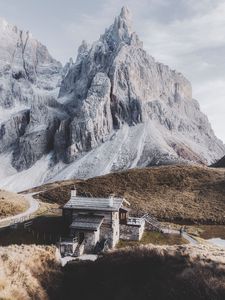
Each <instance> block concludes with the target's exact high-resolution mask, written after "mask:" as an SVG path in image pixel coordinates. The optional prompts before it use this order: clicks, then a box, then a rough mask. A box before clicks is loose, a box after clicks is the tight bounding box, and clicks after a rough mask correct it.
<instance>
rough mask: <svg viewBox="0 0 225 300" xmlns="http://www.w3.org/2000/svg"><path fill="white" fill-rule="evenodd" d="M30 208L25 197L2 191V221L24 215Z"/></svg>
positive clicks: (0, 204) (0, 207)
mask: <svg viewBox="0 0 225 300" xmlns="http://www.w3.org/2000/svg"><path fill="white" fill-rule="evenodd" d="M27 208H28V204H27V201H26V200H25V199H24V197H23V196H21V195H18V194H15V193H11V192H7V191H3V190H0V219H1V218H5V217H8V216H12V215H16V214H19V213H22V212H23V211H25V210H26V209H27Z"/></svg>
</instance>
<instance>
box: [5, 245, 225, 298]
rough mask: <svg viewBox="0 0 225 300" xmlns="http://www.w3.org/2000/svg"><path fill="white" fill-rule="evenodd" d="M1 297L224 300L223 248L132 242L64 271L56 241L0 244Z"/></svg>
mask: <svg viewBox="0 0 225 300" xmlns="http://www.w3.org/2000/svg"><path fill="white" fill-rule="evenodd" d="M0 299H7V300H21V299H23V300H27V299H36V300H47V299H52V300H62V299H66V300H70V299H71V300H72V299H82V300H89V299H99V300H103V299H108V300H120V299H121V300H128V299H129V300H134V299H141V300H147V299H148V300H149V299H154V300H164V299H165V300H180V299H182V300H190V299H192V300H195V299H196V300H224V299H225V250H221V249H219V248H214V247H212V246H203V245H201V246H200V245H198V246H190V245H181V246H154V245H148V246H141V247H131V248H126V249H120V250H114V251H112V252H110V253H107V254H105V255H104V256H102V257H100V258H99V259H98V260H97V261H95V262H89V261H86V262H79V261H78V262H71V263H69V264H68V265H67V266H66V267H65V268H64V269H63V272H62V269H61V268H60V267H59V265H58V262H57V260H56V257H55V247H46V246H45V247H44V246H34V245H31V246H24V245H21V246H10V247H0Z"/></svg>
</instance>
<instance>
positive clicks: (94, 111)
mask: <svg viewBox="0 0 225 300" xmlns="http://www.w3.org/2000/svg"><path fill="white" fill-rule="evenodd" d="M1 26H2V27H4V26H5V25H4V26H3V25H1ZM7 26H9V25H7ZM7 26H6V27H7ZM131 27H132V26H131V16H130V13H129V11H128V10H127V9H126V8H122V10H121V13H120V15H119V16H118V17H116V18H115V21H114V23H113V25H111V26H110V27H109V28H108V29H106V30H105V33H104V34H103V35H102V36H101V37H100V39H99V40H98V41H97V42H95V43H93V45H91V46H90V45H88V44H87V43H86V42H82V44H81V46H80V48H79V50H78V56H77V59H76V61H75V63H74V62H73V61H72V60H70V62H69V63H68V64H66V66H65V67H64V68H63V69H61V66H60V64H59V63H58V62H56V61H55V60H54V59H52V58H51V56H50V55H49V53H48V51H47V50H46V48H45V47H44V46H42V45H41V44H40V43H38V42H37V41H35V40H34V39H32V38H31V37H30V35H29V33H23V32H22V33H21V32H20V31H18V29H16V28H15V27H10V29H9V28H8V27H7V28H8V29H7V30H6V29H5V31H4V30H1V32H2V31H4V32H7V31H10V39H9V37H7V34H5V36H6V40H7V42H5V43H4V45H8V46H7V47H8V48H10V49H11V48H12V50H10V51H11V52H8V51H3V50H4V47H5V46H4V47H3V50H0V56H4V55H5V56H7V57H8V56H9V57H8V58H7V59H8V61H10V62H11V63H8V64H7V68H6V66H5V64H4V66H3V68H4V70H3V69H2V70H3V71H2V73H1V74H2V78H4V84H5V86H3V88H1V92H0V93H1V94H0V99H1V100H0V105H1V107H2V108H1V109H2V110H3V111H4V113H5V111H7V113H8V112H10V109H12V110H13V112H14V113H13V114H12V115H10V113H8V114H9V115H10V117H9V118H7V120H5V121H4V122H2V123H1V130H0V139H1V140H2V141H3V142H2V145H1V147H0V151H1V152H2V153H3V154H4V155H5V153H12V156H11V157H10V158H9V156H7V157H8V160H9V161H10V164H12V166H13V167H14V168H16V170H17V171H22V170H26V169H28V170H26V171H24V172H26V174H32V176H34V177H35V176H36V175H34V174H33V172H34V171H33V170H34V169H35V168H36V167H35V165H38V164H41V165H42V162H43V161H45V162H46V159H47V160H48V161H49V164H48V166H45V168H44V170H42V171H40V172H42V175H44V177H43V176H42V181H48V180H53V179H65V178H71V177H92V176H96V175H101V174H105V173H108V172H111V171H115V170H122V169H127V168H132V167H144V166H150V165H158V164H170V163H180V162H185V163H187V162H198V163H205V164H210V163H212V162H214V161H215V160H216V159H218V158H219V157H221V156H223V155H224V153H225V148H224V145H223V143H222V142H221V141H220V140H218V139H217V138H216V136H215V134H214V132H213V130H212V128H211V126H210V124H209V122H208V119H207V117H206V116H205V115H204V114H202V113H201V111H200V108H199V105H198V103H197V101H196V100H193V99H192V90H191V84H190V82H189V81H188V80H187V79H186V78H185V77H184V76H183V75H182V74H180V73H178V72H176V71H174V70H171V69H170V68H169V67H168V66H165V65H163V64H160V63H158V62H156V61H155V60H154V58H152V57H151V56H149V55H148V54H147V53H146V52H145V50H144V49H143V45H142V43H141V42H140V40H139V38H138V36H137V34H136V33H134V32H133V31H132V28H131ZM12 32H13V33H12ZM11 35H12V36H13V37H14V38H13V39H12V38H11ZM8 40H9V41H8ZM12 41H13V42H14V44H13V43H12ZM7 43H8V44H7ZM12 45H14V47H12ZM2 53H3V54H2ZM8 53H11V55H9V54H8ZM4 60H5V58H4ZM60 81H62V82H61V83H60V89H59V93H58V98H57V92H58V90H57V85H59V84H58V83H59V82H60ZM6 94H7V97H6ZM18 107H19V108H18ZM12 124H15V126H14V127H13V129H10V128H12ZM5 132H7V134H6V133H5ZM15 141H16V142H15ZM10 151H11V152H10ZM47 154H48V157H47V158H46V157H45V155H47ZM4 157H5V156H4ZM29 168H31V169H29ZM29 170H30V171H29ZM29 172H30V173H29ZM10 174H12V175H13V176H15V172H14V170H13V171H12V172H10ZM16 176H17V175H16ZM39 176H40V174H39ZM14 178H15V177H10V178H9V179H8V180H7V181H6V180H5V179H4V180H3V181H0V184H2V185H3V186H4V185H6V186H8V184H9V182H10V186H11V184H12V182H13V180H14ZM38 178H39V177H38ZM1 182H2V183H1ZM35 182H36V181H35ZM38 183H40V182H39V179H38V180H37V183H36V184H38Z"/></svg>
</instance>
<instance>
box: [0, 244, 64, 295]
mask: <svg viewBox="0 0 225 300" xmlns="http://www.w3.org/2000/svg"><path fill="white" fill-rule="evenodd" d="M60 276H61V273H60V267H59V265H58V264H57V262H56V259H55V247H41V246H10V247H0V299H7V300H22V299H23V300H28V299H36V300H46V299H49V297H52V299H54V297H53V296H52V295H53V291H54V294H55V293H56V290H57V285H58V284H59V282H58V281H59V278H60ZM53 283H54V285H55V286H54V287H53Z"/></svg>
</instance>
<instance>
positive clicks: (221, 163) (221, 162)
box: [212, 156, 225, 168]
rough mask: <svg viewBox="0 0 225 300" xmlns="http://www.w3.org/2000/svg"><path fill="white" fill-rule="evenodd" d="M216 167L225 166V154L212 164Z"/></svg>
mask: <svg viewBox="0 0 225 300" xmlns="http://www.w3.org/2000/svg"><path fill="white" fill-rule="evenodd" d="M212 167H215V168H225V156H224V157H222V158H221V159H220V160H218V161H217V162H216V163H214V164H213V165H212Z"/></svg>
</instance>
